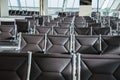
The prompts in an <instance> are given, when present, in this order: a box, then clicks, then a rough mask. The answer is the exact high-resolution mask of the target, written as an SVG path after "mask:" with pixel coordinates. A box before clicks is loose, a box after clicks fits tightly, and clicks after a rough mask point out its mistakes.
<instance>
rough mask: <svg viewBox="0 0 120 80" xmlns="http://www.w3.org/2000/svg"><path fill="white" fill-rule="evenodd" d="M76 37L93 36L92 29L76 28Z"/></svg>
mask: <svg viewBox="0 0 120 80" xmlns="http://www.w3.org/2000/svg"><path fill="white" fill-rule="evenodd" d="M74 30H75V35H91V33H92V32H91V28H74Z"/></svg>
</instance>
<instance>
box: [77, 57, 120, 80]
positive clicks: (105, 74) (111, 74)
mask: <svg viewBox="0 0 120 80" xmlns="http://www.w3.org/2000/svg"><path fill="white" fill-rule="evenodd" d="M80 64H81V65H80ZM80 64H79V65H78V66H81V67H80V71H78V74H79V73H80V74H81V75H78V76H80V77H79V79H78V80H119V79H120V76H119V74H120V66H119V65H120V56H115V55H114V56H111V55H107V56H99V55H82V56H81V59H80Z"/></svg>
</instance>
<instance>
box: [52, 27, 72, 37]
mask: <svg viewBox="0 0 120 80" xmlns="http://www.w3.org/2000/svg"><path fill="white" fill-rule="evenodd" d="M53 35H70V28H69V27H68V28H63V27H62V28H61V27H54V28H53Z"/></svg>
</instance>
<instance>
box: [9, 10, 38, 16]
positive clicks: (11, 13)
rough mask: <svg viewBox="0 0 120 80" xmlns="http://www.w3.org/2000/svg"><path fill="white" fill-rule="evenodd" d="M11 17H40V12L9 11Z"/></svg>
mask: <svg viewBox="0 0 120 80" xmlns="http://www.w3.org/2000/svg"><path fill="white" fill-rule="evenodd" d="M9 15H10V16H33V15H39V12H38V11H26V10H22V11H21V10H9Z"/></svg>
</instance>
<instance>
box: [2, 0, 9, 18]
mask: <svg viewBox="0 0 120 80" xmlns="http://www.w3.org/2000/svg"><path fill="white" fill-rule="evenodd" d="M0 16H1V17H3V16H8V0H0Z"/></svg>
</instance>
